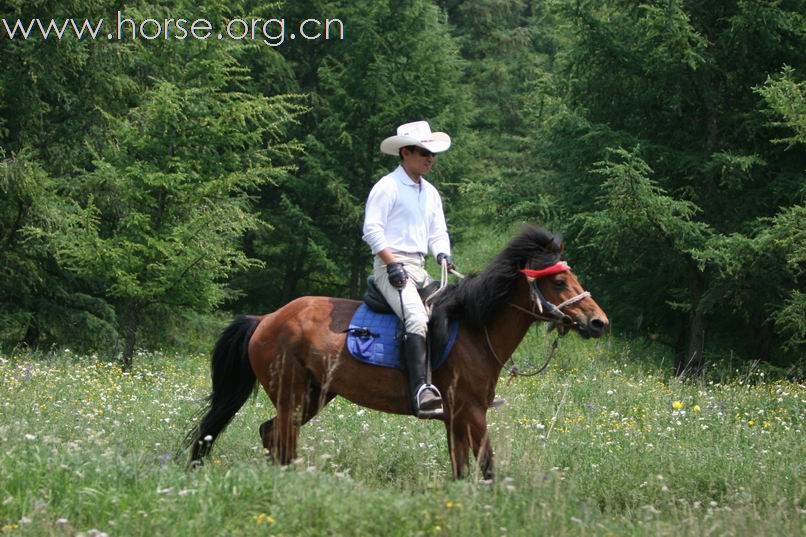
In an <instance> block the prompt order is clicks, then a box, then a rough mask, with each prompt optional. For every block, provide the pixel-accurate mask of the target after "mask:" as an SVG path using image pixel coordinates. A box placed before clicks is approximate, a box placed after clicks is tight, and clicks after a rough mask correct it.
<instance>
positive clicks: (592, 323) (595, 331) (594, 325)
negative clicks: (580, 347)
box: [577, 317, 610, 339]
mask: <svg viewBox="0 0 806 537" xmlns="http://www.w3.org/2000/svg"><path fill="white" fill-rule="evenodd" d="M609 326H610V322H608V320H607V319H606V318H605V319H602V318H600V317H592V318H590V319H587V320H586V321H585V322H582V323H579V322H578V323H577V330H578V331H579V335H581V336H582V337H583V338H585V339H587V338H590V337H601V336H602V334H604V332H605V330H607V328H608V327H609Z"/></svg>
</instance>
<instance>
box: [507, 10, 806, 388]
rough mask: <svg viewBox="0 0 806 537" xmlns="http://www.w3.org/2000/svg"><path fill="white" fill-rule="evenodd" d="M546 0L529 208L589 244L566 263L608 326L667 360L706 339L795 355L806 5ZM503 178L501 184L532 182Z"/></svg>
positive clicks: (682, 364)
mask: <svg viewBox="0 0 806 537" xmlns="http://www.w3.org/2000/svg"><path fill="white" fill-rule="evenodd" d="M550 6H551V12H552V13H553V18H551V19H543V20H542V21H536V24H539V25H540V24H542V25H541V26H539V28H540V30H542V31H543V32H545V33H546V34H548V35H550V36H551V37H552V39H553V41H554V43H555V44H556V53H555V54H554V55H553V58H552V63H551V65H552V69H550V70H548V71H547V72H545V73H543V74H542V76H541V77H540V78H539V79H538V80H539V83H537V84H535V87H534V89H533V91H532V95H531V99H532V102H533V103H539V106H535V107H533V108H532V111H533V115H532V116H531V123H532V125H533V128H532V139H533V141H532V143H531V144H530V146H529V147H530V149H531V151H532V153H533V155H534V158H533V160H532V162H533V165H534V167H535V168H537V169H541V170H544V171H543V172H542V174H541V175H540V177H539V181H540V185H539V187H538V190H540V191H541V192H542V195H543V196H548V197H549V199H550V200H551V205H552V207H553V208H554V210H553V211H551V212H548V214H547V212H546V211H540V210H533V211H532V212H531V215H532V217H533V218H545V217H547V216H548V217H549V218H550V219H551V221H552V223H553V225H554V226H555V227H557V228H560V229H563V230H565V231H566V232H567V233H568V237H569V239H571V241H572V242H573V243H574V244H577V245H579V244H585V245H587V246H586V248H585V249H583V250H579V251H575V252H574V261H575V266H577V267H578V268H579V270H580V271H582V272H583V273H584V274H585V276H590V277H591V278H592V279H591V280H586V281H590V283H589V285H591V286H592V287H593V288H594V289H596V290H597V294H599V295H600V296H602V298H603V302H604V305H605V307H606V308H607V309H608V311H610V312H611V313H612V315H613V318H614V319H613V320H614V326H615V327H617V329H619V330H627V331H639V332H645V331H649V332H650V333H651V334H654V335H656V336H659V337H661V339H662V340H665V341H666V342H668V343H669V344H671V345H673V346H674V347H675V348H676V349H677V351H678V372H681V373H682V372H684V371H685V370H689V369H695V370H696V369H700V368H702V367H703V366H704V365H705V364H704V346H705V342H706V340H707V341H709V342H711V343H713V344H714V347H715V348H718V347H723V348H724V347H728V348H730V349H733V350H736V351H738V352H739V353H740V354H743V355H746V356H748V357H751V358H762V359H772V358H773V357H774V356H775V355H777V356H778V357H779V359H781V360H782V361H784V362H791V358H790V357H784V356H783V355H782V354H781V353H779V352H775V351H776V349H777V350H780V349H781V347H782V346H783V345H786V346H787V347H789V348H790V349H791V350H793V351H795V352H796V353H798V352H799V353H802V352H803V346H802V333H803V332H802V329H803V325H802V320H800V319H799V318H798V317H797V312H799V311H802V309H799V308H802V306H801V303H800V297H801V296H802V295H801V293H800V289H802V287H803V280H802V270H803V263H802V260H801V261H798V260H794V261H792V260H789V259H790V256H789V254H788V253H787V252H786V249H785V248H781V245H782V244H783V243H782V241H781V239H782V237H793V239H792V241H791V242H790V243H789V247H790V248H793V249H794V250H795V251H798V250H802V248H803V247H802V246H801V245H802V243H803V238H802V237H803V236H802V233H797V232H796V231H795V230H794V229H793V228H792V227H790V226H792V225H795V226H797V225H800V226H801V227H802V224H796V223H795V222H797V218H796V217H795V218H793V216H794V215H795V214H798V213H799V211H800V208H801V207H802V202H803V195H804V181H803V173H804V161H805V159H804V147H803V146H802V145H797V144H796V141H797V140H798V136H799V135H800V136H802V132H803V128H802V125H803V119H802V118H803V113H802V111H803V108H802V103H801V101H802V87H801V86H800V85H798V83H797V80H798V76H801V77H802V74H803V72H804V68H806V65H804V63H803V60H804V56H803V54H802V50H803V49H804V46H806V34H805V33H804V31H803V29H804V27H806V26H805V24H806V19H804V16H803V13H804V7H806V6H804V4H803V2H781V3H776V4H759V3H756V2H738V3H736V2H708V3H689V2H683V1H672V2H662V3H648V4H635V3H625V2H619V1H610V2H576V3H573V4H568V3H565V2H556V3H551V4H550ZM548 20H551V21H552V23H553V24H552V25H550V26H549V25H546V24H545V22H546V21H548ZM785 65H788V66H791V67H788V68H784V66H785ZM782 69H783V71H782ZM798 73H799V74H800V75H798ZM768 78H770V81H769V82H767V84H766V85H765V81H767V80H768ZM762 97H763V99H762ZM765 101H766V102H765ZM798 133H800V134H798ZM778 142H783V143H778ZM512 179H513V181H511V182H507V183H505V184H504V185H502V187H501V188H500V189H499V190H503V191H504V192H505V193H509V194H508V195H510V196H512V195H518V194H519V193H521V192H524V191H525V188H527V185H528V186H529V187H533V186H534V185H533V181H527V180H525V178H523V179H522V178H519V177H518V176H513V177H512ZM506 195H507V194H503V195H502V194H498V197H499V198H505V196H506ZM786 215H791V216H789V217H787V216H786ZM504 218H505V219H506V217H504ZM784 229H786V231H784ZM773 236H774V237H776V239H773V238H772V237H773ZM796 319H797V321H796ZM798 334H800V335H798ZM795 359H797V356H795Z"/></svg>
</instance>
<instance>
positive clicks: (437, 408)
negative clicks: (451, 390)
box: [404, 333, 442, 418]
mask: <svg viewBox="0 0 806 537" xmlns="http://www.w3.org/2000/svg"><path fill="white" fill-rule="evenodd" d="M425 353H426V347H425V338H424V337H423V336H420V335H418V334H409V333H407V334H406V343H405V348H404V356H405V359H406V364H405V365H406V375H407V376H408V379H409V397H410V400H411V408H412V410H413V411H414V415H415V416H417V417H418V418H436V417H440V416H441V415H442V396H441V395H440V393H439V390H437V388H436V387H435V386H432V385H429V384H426V383H425V382H426V378H427V377H426V371H425V368H426V363H425V361H426V360H425V357H426V356H425Z"/></svg>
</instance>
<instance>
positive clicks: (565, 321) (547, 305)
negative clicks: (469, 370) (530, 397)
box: [428, 260, 591, 377]
mask: <svg viewBox="0 0 806 537" xmlns="http://www.w3.org/2000/svg"><path fill="white" fill-rule="evenodd" d="M441 268H442V278H441V285H440V288H439V289H438V290H437V292H435V293H434V294H432V295H431V297H429V300H428V302H430V301H431V299H432V298H433V296H434V295H436V294H437V293H438V292H439V291H442V289H444V288H445V286H446V284H447V279H448V272H449V270H448V265H447V261H445V260H443V261H442V267H441ZM450 272H451V273H452V274H454V275H455V276H457V277H458V278H460V279H464V278H465V276H464V275H463V274H460V273H459V272H457V271H455V270H450ZM519 272H521V273H522V274H523V275H525V276H526V279H527V281H528V282H529V295H530V299H531V300H530V303H531V306H532V309H531V310H529V309H526V308H524V307H521V306H518V305H517V304H513V303H512V302H510V303H509V305H510V306H511V307H513V308H515V309H517V310H520V311H522V312H524V313H526V314H527V315H529V316H531V317H532V318H534V319H535V320H539V321H547V322H548V323H550V328H549V330H551V329H555V330H557V337H556V338H554V343H552V345H551V348H550V349H549V351H548V352H547V354H546V360H545V362H544V363H543V365H542V366H540V367H539V368H538V369H536V370H535V371H531V372H529V373H521V372H520V369H519V368H518V366H517V365H516V364H514V360H512V356H510V357H509V358H508V359H507V360H506V361H504V362H502V361H501V359H500V358H498V354H497V353H496V352H495V349H494V348H493V344H492V342H491V341H490V333H489V332H488V330H487V327H486V326H485V327H484V336H485V338H486V339H487V347H488V348H489V349H490V353H491V354H492V355H493V358H495V361H496V362H498V363H499V364H501V367H505V366H506V364H507V362H509V361H513V365H512V366H511V367H509V369H508V370H509V374H510V376H512V377H515V376H519V377H532V376H534V375H537V374H540V373H542V372H543V371H544V370H545V369H546V368H547V367H548V365H549V362H551V359H552V358H553V357H554V355H555V354H556V353H557V347H558V345H559V341H560V337H562V336H564V335H565V334H566V333H568V330H570V329H571V328H579V323H578V322H576V321H575V320H573V319H572V318H571V317H570V316H569V315H568V314H567V313H565V312H563V311H562V310H563V308H566V307H568V306H571V305H572V304H576V303H577V302H580V301H582V300H585V299H586V298H588V297H590V296H591V294H590V292H588V291H582V292H581V293H579V294H578V295H576V296H573V297H571V298H569V299H568V300H564V301H563V302H561V303H559V304H554V303H552V302H550V301H549V300H548V299H547V298H546V297H545V296H544V295H543V292H542V291H541V290H540V286H539V285H538V280H539V279H540V278H546V277H548V276H553V275H554V274H559V273H560V272H571V267H570V266H568V263H566V262H565V261H559V262H557V263H555V264H553V265H550V266H548V267H545V268H542V269H538V270H533V269H521V270H520V271H519ZM535 309H537V311H535Z"/></svg>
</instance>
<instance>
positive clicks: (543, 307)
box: [509, 261, 591, 334]
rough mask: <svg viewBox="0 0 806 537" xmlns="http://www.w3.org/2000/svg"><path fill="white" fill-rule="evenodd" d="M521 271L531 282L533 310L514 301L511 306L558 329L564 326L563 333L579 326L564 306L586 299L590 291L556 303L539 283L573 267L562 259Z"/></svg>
mask: <svg viewBox="0 0 806 537" xmlns="http://www.w3.org/2000/svg"><path fill="white" fill-rule="evenodd" d="M519 272H521V273H522V274H524V275H525V276H526V279H527V281H528V282H529V294H530V297H531V304H532V310H531V311H529V310H527V309H526V308H522V307H520V306H518V305H517V304H512V303H510V304H509V305H510V306H512V307H513V308H515V309H518V310H521V311H523V312H525V313H528V314H529V315H531V316H532V317H534V318H535V319H538V320H541V321H548V322H549V323H551V324H552V327H553V328H557V329H558V331H559V330H560V328H564V329H565V330H564V331H563V332H562V333H563V334H565V332H567V330H568V329H569V328H579V323H578V322H576V321H575V320H573V319H572V318H571V317H570V316H569V315H568V314H566V313H565V312H563V308H566V307H568V306H570V305H572V304H576V303H577V302H580V301H582V300H585V299H586V298H588V297H589V296H591V294H590V292H588V291H582V292H581V293H579V294H578V295H576V296H573V297H571V298H569V299H568V300H565V301H563V302H561V303H559V304H556V305H555V304H554V303H552V302H550V301H549V300H548V299H547V298H546V297H545V296H544V295H543V292H542V291H541V290H540V286H539V285H538V280H540V278H546V277H548V276H553V275H555V274H559V273H561V272H571V267H569V266H568V263H566V262H565V261H560V262H558V263H555V264H553V265H550V266H548V267H546V268H543V269H539V270H532V269H521V270H520V271H519ZM535 308H537V313H536V312H535V311H534V310H535Z"/></svg>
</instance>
